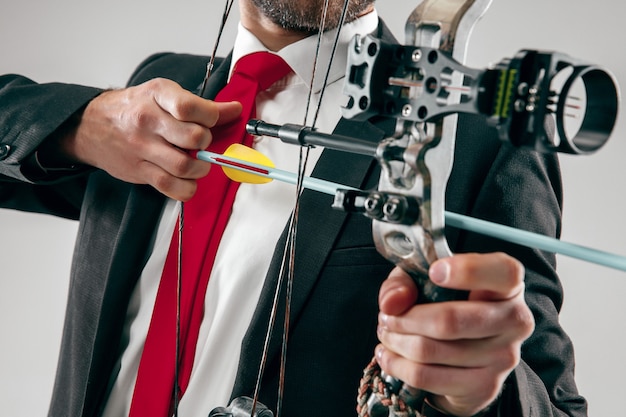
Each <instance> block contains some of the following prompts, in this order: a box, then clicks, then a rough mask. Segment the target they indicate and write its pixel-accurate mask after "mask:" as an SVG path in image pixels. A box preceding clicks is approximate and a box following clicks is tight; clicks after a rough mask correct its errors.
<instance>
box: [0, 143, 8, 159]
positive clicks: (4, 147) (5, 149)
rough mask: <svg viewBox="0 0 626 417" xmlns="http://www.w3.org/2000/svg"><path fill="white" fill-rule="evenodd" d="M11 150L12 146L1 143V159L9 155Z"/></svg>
mask: <svg viewBox="0 0 626 417" xmlns="http://www.w3.org/2000/svg"><path fill="white" fill-rule="evenodd" d="M10 151H11V147H10V146H9V145H6V144H0V161H3V160H5V159H6V158H7V156H9V152H10Z"/></svg>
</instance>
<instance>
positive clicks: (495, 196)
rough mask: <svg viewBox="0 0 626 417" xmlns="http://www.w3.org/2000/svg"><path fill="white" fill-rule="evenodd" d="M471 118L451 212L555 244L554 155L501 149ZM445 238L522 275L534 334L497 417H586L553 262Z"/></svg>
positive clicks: (509, 247) (547, 256)
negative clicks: (491, 255) (499, 259)
mask: <svg viewBox="0 0 626 417" xmlns="http://www.w3.org/2000/svg"><path fill="white" fill-rule="evenodd" d="M468 119H469V118H462V119H461V120H463V123H462V124H460V126H461V128H462V129H463V130H464V131H463V132H459V135H458V137H457V139H458V141H457V145H458V147H457V149H456V162H455V168H453V173H452V176H451V188H449V189H448V195H447V203H448V204H447V205H448V207H449V209H451V210H452V211H457V212H459V213H464V214H467V215H470V216H472V217H477V218H481V219H484V220H488V221H491V222H494V223H499V224H505V225H508V226H512V227H515V228H517V229H521V230H528V231H531V232H535V233H538V234H542V235H546V236H550V237H555V238H558V237H560V233H561V205H562V186H561V177H560V171H559V164H558V160H557V158H556V156H555V155H550V154H540V153H537V152H534V151H531V150H528V149H520V148H515V147H513V146H511V145H510V144H508V143H504V142H499V140H498V139H497V138H495V135H494V134H493V132H491V131H490V130H489V129H487V128H486V127H485V126H484V123H482V124H480V123H479V121H477V120H474V121H475V122H476V123H473V121H472V120H471V119H469V120H470V121H469V122H468V121H467V120H468ZM485 141H489V142H491V143H493V146H492V145H490V146H485V147H481V148H482V149H481V151H480V152H477V148H478V146H479V145H478V144H479V143H481V142H482V143H483V144H484V143H485ZM484 150H486V151H484ZM478 153H480V154H478ZM477 160H478V161H479V162H485V163H476V161H477ZM467 178H472V179H471V180H468V179H467ZM450 236H451V239H449V241H450V242H451V247H452V249H453V251H455V252H468V251H473V252H495V251H502V252H506V253H508V254H510V255H511V256H513V257H515V258H516V259H518V260H520V261H521V262H522V263H523V264H524V267H525V269H526V277H525V284H526V291H525V297H526V302H527V304H528V306H529V307H530V309H531V311H532V312H533V315H534V318H535V330H534V332H533V334H532V335H531V336H530V338H529V339H527V340H526V341H525V342H524V344H523V346H522V361H521V363H520V365H519V366H518V367H517V368H516V369H515V370H514V372H513V373H512V374H511V375H510V376H509V378H508V380H507V382H506V384H505V389H504V391H503V393H502V396H501V399H500V402H499V415H501V416H523V417H530V416H577V417H582V416H586V415H587V404H586V401H585V400H584V398H583V397H581V396H580V395H579V393H578V390H577V387H576V383H575V379H574V352H573V347H572V343H571V340H570V339H569V337H568V336H567V334H566V333H565V331H564V329H563V328H562V327H561V326H560V324H559V313H560V310H561V306H562V302H563V288H562V286H561V283H560V279H559V277H558V275H557V272H556V257H555V255H554V254H552V253H547V252H543V251H540V250H536V249H531V248H526V247H522V246H519V245H514V244H511V243H508V242H504V241H501V240H497V239H493V238H488V237H485V236H481V235H478V234H474V233H470V232H465V231H459V230H451V231H450Z"/></svg>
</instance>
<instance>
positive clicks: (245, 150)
mask: <svg viewBox="0 0 626 417" xmlns="http://www.w3.org/2000/svg"><path fill="white" fill-rule="evenodd" d="M224 156H228V157H229V158H234V159H239V160H241V161H242V162H243V163H242V164H241V166H245V167H247V166H246V165H245V162H251V163H253V164H256V165H262V166H266V167H268V168H275V165H274V163H273V162H272V161H271V160H270V159H269V158H268V157H267V156H265V155H263V154H262V153H261V152H259V151H257V150H255V149H252V148H249V147H247V146H244V145H241V144H239V143H233V144H232V145H230V146H229V147H228V149H226V152H224ZM231 165H233V166H235V165H236V164H235V163H232V162H231ZM222 169H223V170H224V173H225V174H226V176H227V177H228V178H230V179H231V180H233V181H237V182H242V183H248V184H265V183H268V182H271V181H272V178H270V177H267V176H263V174H267V171H265V172H261V171H259V174H254V173H252V172H250V171H242V170H240V169H236V168H229V167H228V166H223V167H222Z"/></svg>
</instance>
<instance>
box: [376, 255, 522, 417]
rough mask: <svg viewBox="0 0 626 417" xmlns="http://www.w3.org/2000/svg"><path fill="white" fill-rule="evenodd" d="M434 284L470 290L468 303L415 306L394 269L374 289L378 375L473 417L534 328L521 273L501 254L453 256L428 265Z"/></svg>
mask: <svg viewBox="0 0 626 417" xmlns="http://www.w3.org/2000/svg"><path fill="white" fill-rule="evenodd" d="M429 275H430V278H431V279H432V280H433V282H435V283H436V284H437V285H439V286H442V287H446V288H454V289H461V290H468V291H469V299H468V300H467V301H451V302H442V303H431V304H423V305H415V300H416V298H417V288H416V286H415V284H414V283H413V280H412V279H411V278H410V277H409V276H408V275H407V274H406V273H405V272H404V271H402V270H401V269H399V268H396V269H394V270H393V271H392V272H391V274H390V275H389V278H388V279H387V280H386V281H385V282H384V283H383V286H382V287H381V290H380V296H379V304H380V316H379V332H378V333H379V339H380V341H381V344H380V345H379V346H378V347H377V349H376V356H377V360H378V363H379V364H380V366H381V368H382V369H383V370H384V371H385V372H387V373H388V374H389V375H393V376H394V377H396V378H398V379H400V380H402V381H404V382H405V383H406V384H408V385H410V386H412V387H415V388H418V389H422V390H425V391H428V392H430V393H432V394H433V395H432V397H430V401H431V402H432V403H433V404H431V405H433V406H435V407H436V408H439V409H441V410H442V411H445V412H448V413H451V414H452V415H455V416H471V415H473V414H475V413H477V412H479V411H481V410H482V409H484V408H486V407H487V406H488V405H489V404H491V403H492V402H493V401H494V400H495V399H496V398H497V396H498V394H499V392H500V390H501V388H502V385H503V383H504V380H505V379H506V377H507V376H508V375H509V373H510V372H511V371H512V370H513V369H514V368H515V367H516V366H517V364H518V363H519V361H520V347H521V344H522V342H523V341H524V340H525V339H526V338H528V337H529V336H530V334H531V333H532V331H533V329H534V319H533V315H532V313H531V311H530V309H529V308H528V306H527V305H526V303H525V301H524V267H523V266H522V265H521V264H520V263H519V262H518V261H517V260H515V259H513V258H511V257H510V256H508V255H505V254H502V253H493V254H487V255H480V254H459V255H454V256H452V257H449V258H446V259H441V260H438V261H437V262H435V263H433V265H432V266H431V268H430V272H429Z"/></svg>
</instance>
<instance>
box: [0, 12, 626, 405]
mask: <svg viewBox="0 0 626 417" xmlns="http://www.w3.org/2000/svg"><path fill="white" fill-rule="evenodd" d="M378 3H379V4H378V8H379V11H380V14H381V15H382V17H383V18H385V19H386V20H387V22H388V23H389V25H390V26H391V27H392V28H393V30H394V32H395V33H396V35H397V36H398V37H399V39H401V40H403V38H404V35H403V27H404V21H405V19H406V16H407V13H408V11H409V10H411V9H413V8H414V7H415V6H416V5H417V3H418V0H402V1H400V0H378ZM222 8H223V2H222V1H219V0H183V1H178V2H173V1H162V0H151V1H149V0H123V1H122V0H110V1H106V2H104V1H93V0H80V1H79V0H57V1H54V2H49V1H44V0H20V1H9V0H0V74H4V73H9V72H16V73H20V74H23V75H26V76H29V77H31V78H33V79H34V80H36V81H38V82H51V81H61V82H71V83H79V84H88V85H94V86H98V87H121V86H123V85H124V83H125V80H126V79H127V77H128V76H129V75H130V73H131V71H132V70H133V68H134V67H135V66H136V65H137V64H138V63H139V62H140V61H141V60H142V59H143V58H145V57H147V56H148V55H149V54H151V53H153V52H157V51H164V50H169V51H178V52H192V53H203V54H208V53H210V51H211V49H212V46H213V39H214V38H215V35H216V32H217V22H218V21H219V19H220V17H221V11H222ZM625 12H626V6H625V5H624V3H622V2H617V1H615V0H596V1H594V2H586V1H582V0H576V1H572V0H525V1H521V0H518V1H514V0H494V4H493V5H492V7H491V9H490V10H489V11H488V13H487V15H486V16H485V17H484V18H483V20H482V21H481V22H480V23H479V25H478V26H477V28H476V30H475V31H474V35H473V37H472V43H471V47H470V49H469V57H468V62H467V63H468V65H471V66H475V67H485V66H487V65H488V64H489V63H491V62H494V61H498V60H500V59H501V58H504V57H509V56H512V55H513V54H515V52H516V51H517V50H518V49H521V48H538V49H549V50H558V51H561V52H566V53H568V54H570V55H573V56H575V57H578V58H584V59H587V60H589V61H592V62H595V63H597V64H600V65H604V66H606V67H608V68H610V69H611V70H612V71H613V72H614V74H615V75H616V77H617V79H618V81H619V82H620V83H621V84H622V87H623V88H626V58H625V57H624V53H623V48H622V45H623V39H624V35H626V29H625V28H624V21H623V16H624V15H625ZM235 19H236V17H235V18H233V19H232V20H231V24H230V26H229V28H228V30H227V34H226V38H225V40H224V41H223V48H222V50H225V48H226V47H227V46H229V45H230V40H231V39H232V36H233V27H234V24H233V23H234V22H235ZM625 136H626V124H625V122H624V120H623V117H622V118H621V120H620V122H619V124H618V126H617V128H616V131H615V133H614V135H613V138H612V139H611V141H610V142H609V144H608V145H607V146H606V147H604V148H603V149H602V150H600V152H598V153H597V154H595V155H592V156H584V157H563V158H562V165H563V173H564V185H565V205H564V229H563V240H567V241H572V242H577V243H580V244H584V245H588V246H591V247H595V248H599V249H603V250H608V251H612V252H616V253H619V254H622V255H626V247H625V246H626V245H624V243H625V237H624V235H625V234H626V221H624V213H626V197H624V189H625V188H626V179H625V178H624V174H625V172H626V169H625V168H624V165H623V160H624V158H625V156H626V138H625ZM532 197H533V196H532V195H529V196H528V198H529V199H530V198H532ZM75 231H76V225H75V224H74V223H72V222H69V221H66V220H59V219H55V218H51V217H47V216H40V215H32V214H23V213H16V212H12V211H7V210H0V277H1V279H0V342H1V343H0V410H2V411H0V414H2V415H6V416H28V417H32V416H43V415H45V412H46V409H47V405H48V400H49V396H50V392H51V386H52V383H53V378H54V371H55V366H56V356H57V353H58V344H59V339H60V334H61V329H62V320H63V313H64V309H65V302H66V299H65V297H66V292H67V285H68V269H69V265H70V258H71V254H72V247H73V242H74V235H75ZM559 262H560V266H559V268H560V273H561V276H562V279H563V285H564V287H565V290H566V291H565V306H564V309H563V314H562V322H563V325H564V326H565V328H566V329H567V330H568V331H569V333H570V335H571V337H572V339H573V340H574V342H575V345H576V357H577V364H578V365H577V376H578V382H579V388H580V390H581V391H582V393H583V394H584V395H585V396H586V397H587V398H588V399H589V401H590V414H591V415H592V416H619V415H624V410H622V409H621V404H623V395H624V394H623V390H624V383H623V380H622V378H623V377H624V375H625V374H626V363H625V361H624V351H625V345H626V324H625V323H624V319H625V318H626V302H624V299H623V298H624V296H625V295H626V273H624V272H617V271H613V270H610V269H607V268H604V267H600V266H595V265H590V264H587V263H585V262H582V261H577V260H572V259H568V258H564V257H561V258H560V259H559ZM364 365H365V364H364ZM356 383H358V382H357V381H355V384H356ZM355 389H356V385H355Z"/></svg>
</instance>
